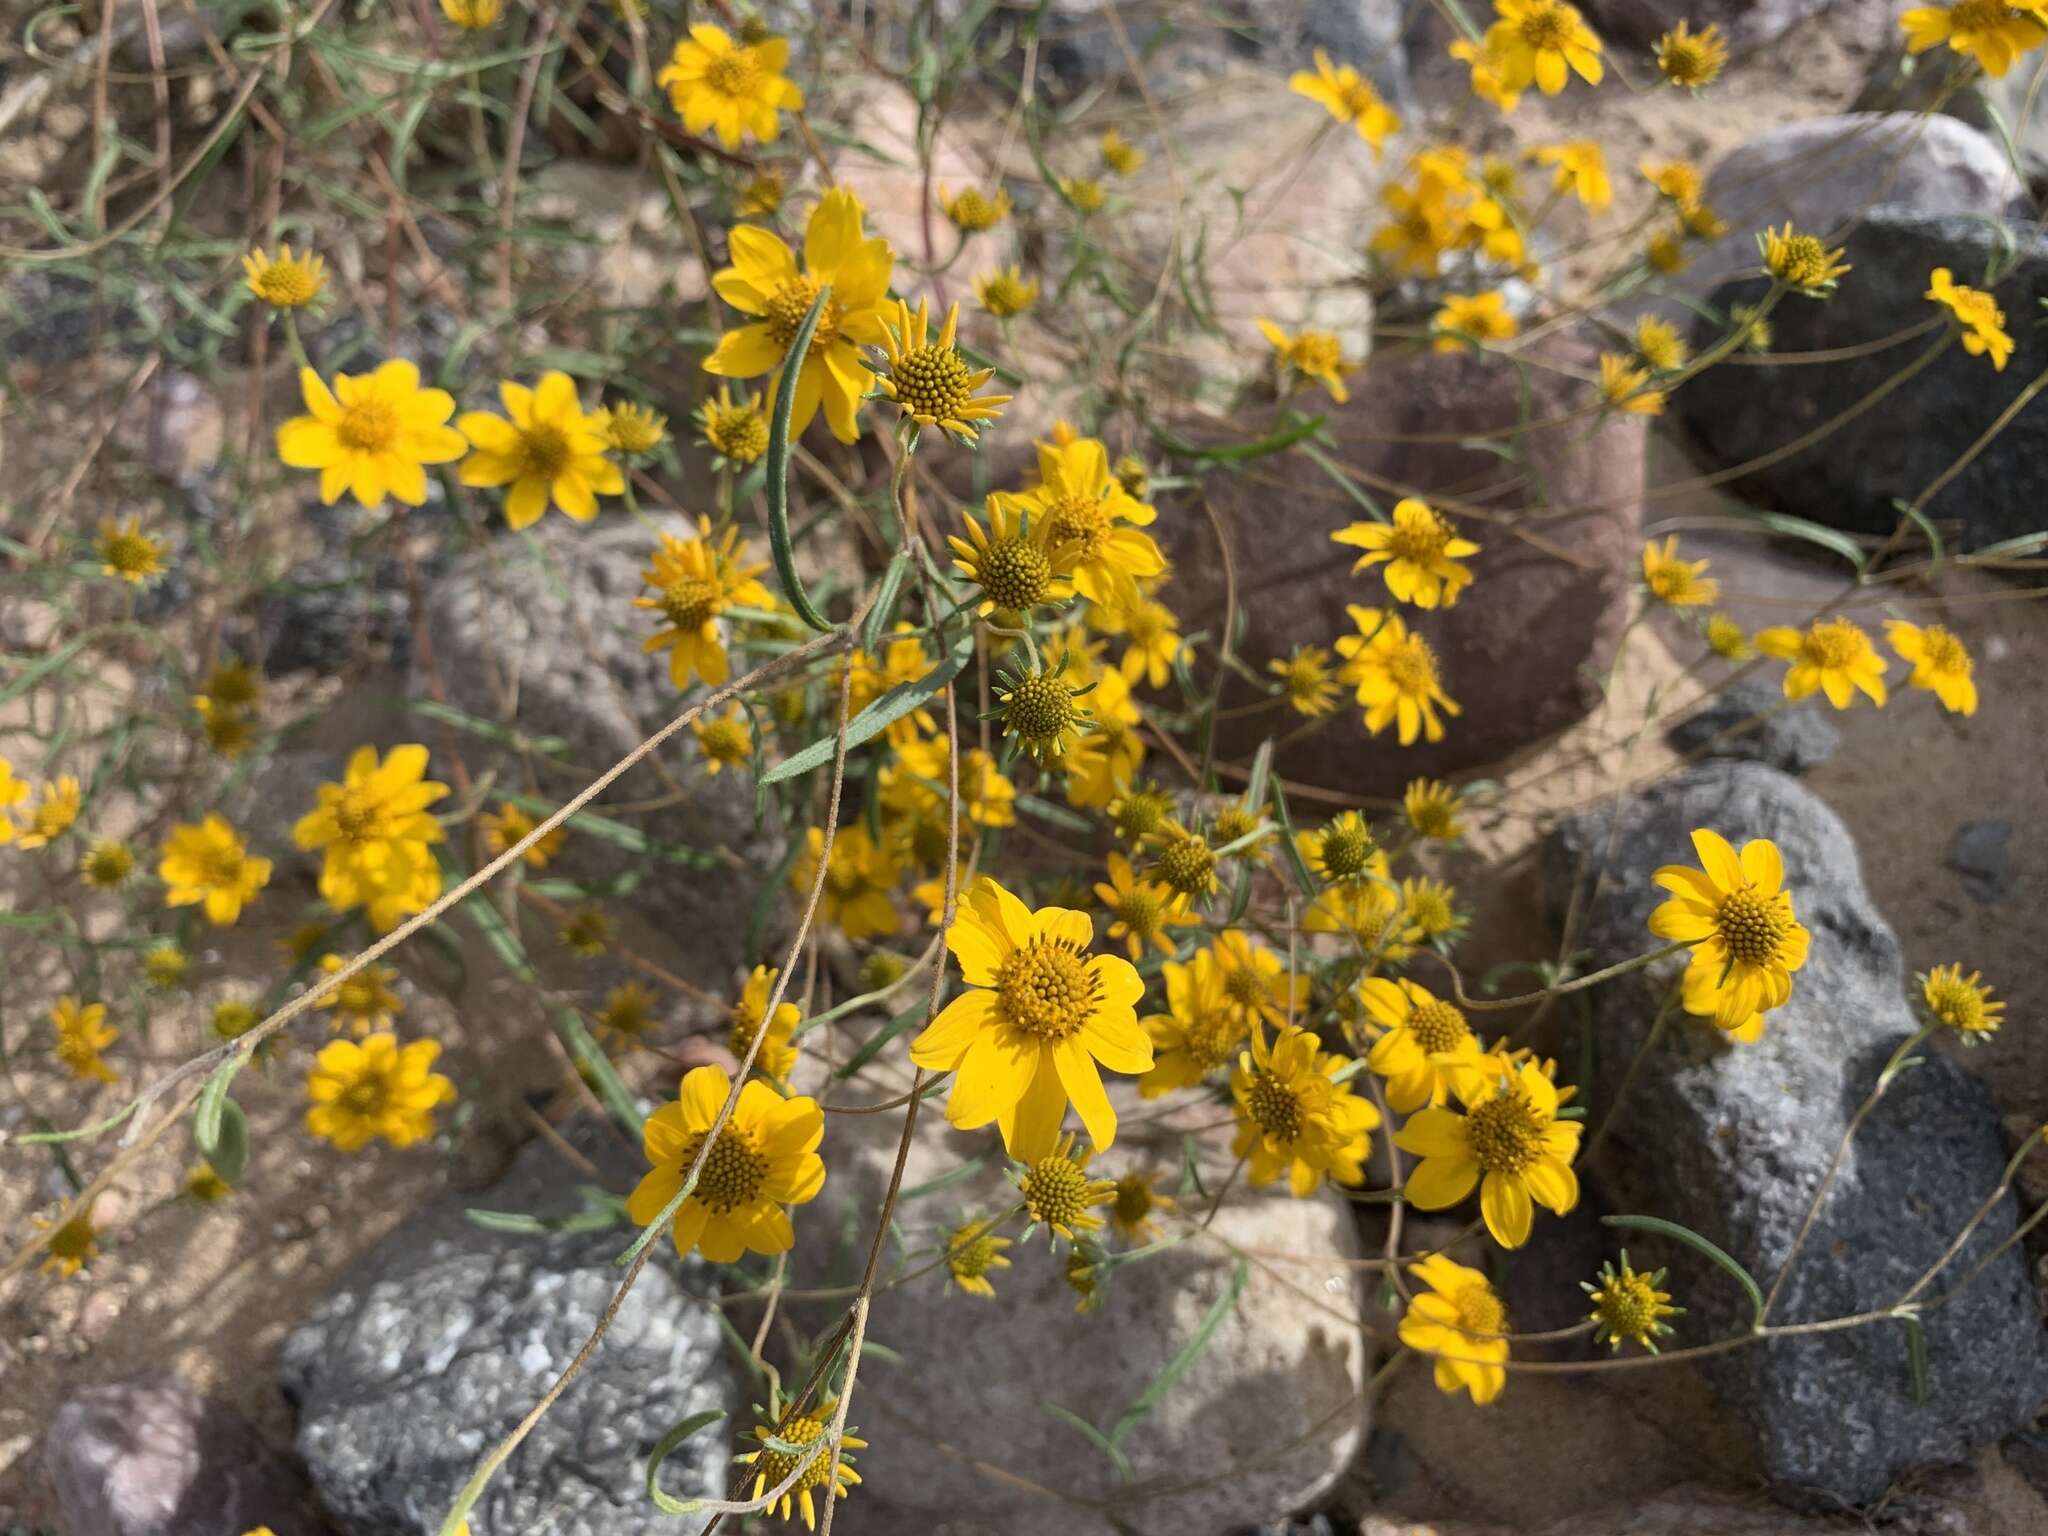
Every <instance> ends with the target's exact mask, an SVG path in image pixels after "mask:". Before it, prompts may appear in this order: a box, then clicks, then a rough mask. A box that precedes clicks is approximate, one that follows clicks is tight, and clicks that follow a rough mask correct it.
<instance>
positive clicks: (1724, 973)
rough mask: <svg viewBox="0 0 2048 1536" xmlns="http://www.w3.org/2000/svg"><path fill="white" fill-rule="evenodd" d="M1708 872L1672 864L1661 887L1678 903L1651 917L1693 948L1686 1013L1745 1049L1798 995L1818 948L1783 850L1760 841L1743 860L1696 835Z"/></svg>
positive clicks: (1662, 934)
mask: <svg viewBox="0 0 2048 1536" xmlns="http://www.w3.org/2000/svg"><path fill="white" fill-rule="evenodd" d="M1692 846H1693V850H1694V852H1696V853H1697V854H1698V855H1699V860H1700V868H1699V869H1693V868H1690V867H1689V866H1687V865H1684V864H1666V865H1664V866H1663V867H1662V868H1660V869H1659V870H1658V871H1657V873H1656V875H1655V877H1654V878H1655V880H1656V883H1657V884H1658V885H1660V886H1662V887H1663V888H1664V889H1665V890H1667V891H1669V892H1671V893H1672V894H1671V899H1670V900H1669V901H1667V902H1665V903H1664V904H1663V905H1661V906H1660V907H1658V908H1657V910H1656V911H1654V912H1652V913H1651V914H1650V932H1652V933H1654V934H1656V935H1657V937H1658V938H1660V939H1670V940H1672V941H1673V942H1674V943H1679V944H1689V945H1691V946H1692V958H1691V960H1690V961H1689V962H1688V963H1687V965H1686V970H1685V980H1684V984H1683V987H1682V989H1681V996H1682V998H1683V1001H1684V1004H1685V1011H1686V1012H1687V1013H1690V1014H1693V1015H1695V1016H1696V1017H1700V1018H1712V1019H1713V1021H1714V1023H1715V1024H1716V1025H1717V1026H1718V1027H1720V1028H1721V1029H1724V1030H1726V1031H1728V1032H1729V1033H1730V1034H1732V1035H1733V1036H1735V1038H1736V1039H1738V1040H1741V1041H1743V1042H1745V1043H1747V1042H1750V1041H1754V1040H1756V1039H1758V1038H1760V1037H1761V1036H1762V1035H1763V1032H1764V1019H1763V1016H1764V1014H1765V1013H1766V1012H1767V1011H1768V1010H1770V1009H1772V1008H1778V1007H1782V1006H1783V1005H1784V1003H1785V1000H1786V999H1787V998H1789V997H1791V995H1792V973H1793V972H1794V971H1796V970H1798V969H1799V968H1800V967H1801V966H1803V965H1805V964H1806V952H1807V948H1808V946H1809V945H1810V944H1811V942H1812V935H1810V934H1809V933H1808V932H1807V931H1806V930H1805V929H1804V928H1802V927H1801V926H1800V925H1799V921H1798V919H1797V918H1795V917H1794V916H1793V913H1792V893H1791V892H1790V891H1788V890H1786V889H1785V861H1784V858H1783V857H1782V856H1781V855H1780V854H1779V852H1778V845H1777V844H1776V843H1773V842H1771V841H1769V840H1768V839H1766V838H1754V839H1752V840H1751V841H1749V842H1747V843H1744V844H1743V845H1742V852H1741V854H1740V855H1739V856H1738V855H1737V853H1736V852H1735V850H1734V848H1733V847H1731V846H1730V845H1729V842H1728V839H1727V838H1725V837H1723V836H1722V835H1721V834H1720V833H1718V832H1715V831H1711V830H1710V829H1708V828H1706V827H1701V828H1699V829H1698V830H1696V831H1695V832H1694V833H1693V835H1692Z"/></svg>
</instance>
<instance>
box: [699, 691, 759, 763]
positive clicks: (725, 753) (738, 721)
mask: <svg viewBox="0 0 2048 1536" xmlns="http://www.w3.org/2000/svg"><path fill="white" fill-rule="evenodd" d="M690 734H691V735H693V736H695V737H696V738H697V745H698V747H700V748H701V749H702V750H703V753H704V771H705V772H706V773H717V772H718V771H719V770H720V769H722V768H744V767H745V766H746V765H747V764H748V763H749V762H750V761H752V759H753V756H754V732H753V729H752V727H751V726H750V725H749V723H748V721H747V711H746V709H745V707H744V706H742V705H740V704H737V703H735V704H733V705H730V706H729V707H728V708H727V709H726V711H725V713H724V714H722V715H699V716H698V717H697V718H696V719H695V720H692V721H691V722H690Z"/></svg>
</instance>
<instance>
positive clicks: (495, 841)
mask: <svg viewBox="0 0 2048 1536" xmlns="http://www.w3.org/2000/svg"><path fill="white" fill-rule="evenodd" d="M476 824H477V828H478V830H480V831H481V832H482V833H483V838H484V848H485V850H486V851H487V852H489V853H490V854H491V856H492V857H493V858H495V857H497V855H499V854H501V853H503V852H504V851H505V850H506V849H507V848H511V847H513V846H515V845H516V844H517V843H518V842H519V841H520V839H521V838H523V837H525V836H526V835H527V834H528V833H529V832H531V831H532V830H533V829H534V828H535V827H537V826H539V825H540V823H539V822H538V821H536V820H534V818H533V817H532V816H530V815H528V814H527V812H526V811H525V810H524V809H522V808H521V807H519V806H517V805H514V804H513V803H512V802H511V801H510V800H500V801H499V802H498V808H497V810H495V811H484V812H482V813H481V814H479V815H478V817H477V819H476ZM568 835H569V829H568V828H567V827H556V828H554V829H553V830H552V831H550V832H549V833H548V834H547V835H546V836H545V837H541V838H537V839H536V840H535V841H534V843H533V846H532V847H530V848H528V849H527V850H526V852H524V853H522V854H521V855H520V856H519V857H520V859H521V860H522V861H523V862H524V863H525V864H526V865H527V866H528V867H529V868H532V869H546V868H547V867H548V863H549V861H550V860H552V859H553V858H554V856H555V855H556V854H557V853H559V852H561V849H562V842H563V840H564V839H565V838H567V837H568Z"/></svg>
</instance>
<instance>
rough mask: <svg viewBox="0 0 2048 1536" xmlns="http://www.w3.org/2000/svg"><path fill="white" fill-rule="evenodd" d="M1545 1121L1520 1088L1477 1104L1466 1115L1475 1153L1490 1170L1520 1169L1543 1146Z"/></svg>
mask: <svg viewBox="0 0 2048 1536" xmlns="http://www.w3.org/2000/svg"><path fill="white" fill-rule="evenodd" d="M1543 1130H1544V1126H1543V1122H1542V1121H1541V1120H1540V1119H1539V1118H1538V1117H1537V1114H1536V1106H1535V1105H1533V1104H1531V1103H1530V1102H1529V1097H1528V1095H1527V1094H1525V1093H1523V1092H1522V1090H1521V1089H1519V1088H1511V1089H1509V1090H1508V1091H1507V1092H1506V1093H1502V1094H1496V1095H1495V1096H1494V1097H1493V1098H1490V1099H1488V1100H1486V1101H1485V1102H1484V1103H1481V1104H1475V1105H1474V1106H1473V1107H1472V1108H1471V1109H1470V1110H1469V1111H1468V1112H1467V1114H1466V1116H1465V1134H1466V1136H1467V1137H1468V1138H1469V1139H1470V1141H1471V1144H1472V1155H1473V1157H1475V1158H1477V1159H1478V1161H1479V1166H1480V1167H1481V1168H1483V1169H1485V1170H1486V1171H1487V1172H1488V1173H1520V1172H1522V1170H1523V1169H1525V1168H1527V1167H1529V1166H1530V1164H1532V1163H1534V1162H1535V1161H1536V1159H1537V1156H1538V1155H1539V1154H1540V1153H1541V1152H1542V1150H1543Z"/></svg>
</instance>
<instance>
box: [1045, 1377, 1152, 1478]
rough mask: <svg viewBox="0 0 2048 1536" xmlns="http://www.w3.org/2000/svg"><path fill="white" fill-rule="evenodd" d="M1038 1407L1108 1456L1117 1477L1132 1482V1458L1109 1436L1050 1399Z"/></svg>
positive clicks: (1069, 1409)
mask: <svg viewBox="0 0 2048 1536" xmlns="http://www.w3.org/2000/svg"><path fill="white" fill-rule="evenodd" d="M1038 1406H1039V1407H1040V1408H1042V1409H1044V1410H1045V1412H1046V1414H1047V1416H1048V1417H1050V1418H1053V1419H1056V1420H1058V1421H1059V1422H1060V1423H1062V1424H1064V1425H1066V1426H1067V1428H1069V1429H1071V1430H1073V1431H1074V1433H1076V1434H1077V1435H1079V1436H1080V1437H1081V1438H1082V1439H1084V1440H1086V1441H1087V1442H1088V1443H1089V1444H1090V1445H1092V1446H1094V1447H1095V1449H1097V1450H1098V1451H1100V1452H1102V1454H1103V1455H1104V1456H1107V1457H1108V1458H1109V1462H1110V1465H1111V1466H1113V1467H1115V1468H1116V1475H1117V1477H1118V1478H1119V1479H1121V1480H1122V1481H1124V1482H1126V1483H1128V1482H1129V1481H1130V1480H1131V1478H1132V1476H1133V1473H1132V1470H1131V1458H1130V1457H1128V1456H1126V1455H1125V1454H1124V1453H1123V1451H1122V1450H1121V1449H1119V1447H1118V1446H1117V1443H1116V1442H1115V1441H1114V1440H1112V1439H1110V1438H1109V1436H1107V1435H1105V1434H1104V1433H1103V1432H1102V1431H1101V1430H1099V1429H1097V1428H1096V1427H1095V1426H1094V1425H1093V1424H1090V1423H1089V1422H1088V1421H1087V1420H1086V1419H1084V1418H1082V1417H1081V1415H1079V1414H1078V1413H1076V1412H1074V1410H1073V1409H1071V1408H1062V1407H1061V1406H1060V1405H1059V1404H1058V1403H1056V1402H1054V1401H1053V1400H1052V1399H1051V1398H1049V1397H1048V1398H1042V1399H1040V1401H1039V1404H1038Z"/></svg>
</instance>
